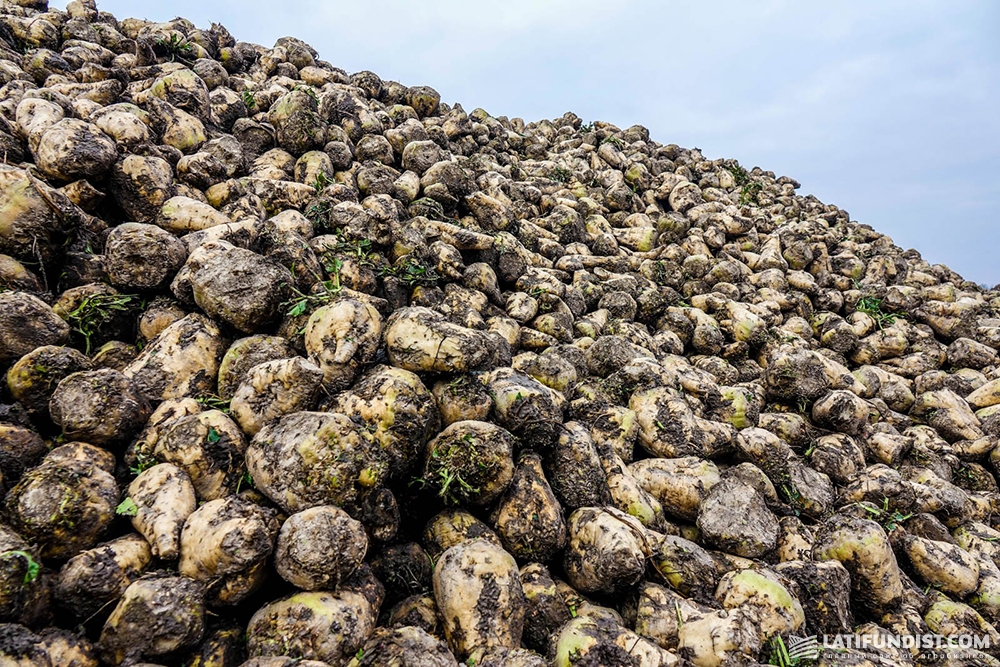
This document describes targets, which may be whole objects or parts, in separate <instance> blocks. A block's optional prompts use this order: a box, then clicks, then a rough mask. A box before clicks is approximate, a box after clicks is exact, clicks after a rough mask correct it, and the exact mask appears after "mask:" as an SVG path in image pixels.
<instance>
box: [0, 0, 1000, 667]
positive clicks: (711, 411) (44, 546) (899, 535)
mask: <svg viewBox="0 0 1000 667" xmlns="http://www.w3.org/2000/svg"><path fill="white" fill-rule="evenodd" d="M0 86H2V88H0V150H2V152H3V161H2V164H0V373H3V377H4V382H2V383H0V384H2V388H0V493H2V503H0V665H4V666H6V665H11V666H24V667H29V666H40V667H96V666H97V665H125V666H133V667H135V666H139V665H144V666H146V667H151V666H154V667H155V665H162V666H174V665H177V666H184V667H240V666H242V667H290V666H291V665H296V666H298V667H324V666H326V667H346V666H349V667H363V666H370V667H375V666H379V667H384V666H387V665H392V666H395V667H458V665H466V666H470V665H475V666H476V667H547V666H552V667H570V666H577V667H585V666H586V667H674V666H689V667H690V666H692V665H694V666H697V667H753V666H754V665H758V664H760V663H766V664H772V665H778V666H779V667H793V666H798V667H805V665H809V664H815V665H829V666H833V665H848V664H849V665H876V664H879V665H886V664H891V665H904V666H906V665H927V666H930V665H935V666H938V665H947V666H950V667H958V666H959V665H980V666H990V665H992V666H1000V661H998V658H1000V633H998V631H997V628H996V626H995V624H996V623H998V622H1000V513H998V512H1000V491H998V487H997V477H996V476H997V475H998V474H1000V450H998V449H997V444H998V437H1000V358H998V350H1000V293H998V291H996V290H986V289H984V288H981V287H979V286H977V285H975V284H973V283H971V282H968V281H966V280H963V279H962V277H961V276H959V275H958V274H956V273H955V272H954V271H952V270H950V269H948V268H947V267H944V266H940V265H930V264H929V263H928V262H926V261H924V260H923V259H922V258H921V257H920V255H919V253H917V252H916V251H913V250H906V251H904V250H902V249H900V248H899V247H897V246H896V245H894V244H893V242H892V240H891V239H890V238H888V237H886V236H883V235H881V234H879V233H877V232H876V231H874V230H873V229H872V228H871V227H868V226H865V225H861V224H858V223H856V222H852V221H851V220H850V216H849V215H848V213H847V212H846V211H843V210H841V209H839V208H837V207H836V206H832V205H828V204H823V203H822V202H820V201H818V200H817V199H816V198H815V197H812V196H803V195H801V194H798V193H797V190H798V189H799V184H798V183H797V182H795V181H794V180H793V179H791V178H788V177H784V176H783V177H780V178H777V177H775V175H774V174H773V173H771V172H767V171H763V170H762V169H759V168H754V169H752V170H747V169H745V168H744V167H742V166H740V165H739V164H738V163H737V162H736V161H734V160H726V159H715V160H710V159H707V158H706V157H704V156H703V155H702V154H701V152H700V151H699V150H697V149H684V148H681V147H679V146H676V145H673V144H671V145H662V144H659V143H656V142H655V141H653V140H651V139H650V137H649V133H648V131H647V130H646V129H645V128H643V127H641V126H633V127H630V128H626V129H620V128H617V127H614V126H613V125H610V124H608V123H603V122H592V123H586V124H585V123H583V122H582V120H581V119H580V118H579V117H577V116H576V115H574V114H572V113H567V114H565V115H564V116H563V117H561V118H557V119H554V120H544V121H539V122H534V123H525V122H524V121H523V120H521V119H518V118H513V119H511V118H507V117H504V116H491V115H490V114H489V113H488V112H486V111H484V110H483V109H475V110H473V111H469V112H467V111H465V110H464V109H463V108H462V107H461V106H460V105H458V104H454V105H450V104H446V103H444V102H442V101H441V99H440V96H439V94H438V93H437V92H436V91H435V90H434V89H432V88H429V87H426V86H405V85H402V84H400V83H397V82H394V81H385V80H382V79H381V78H379V77H378V76H377V75H376V74H374V73H372V72H358V73H354V74H349V73H347V72H345V71H343V70H341V69H339V68H337V67H335V66H334V65H331V64H330V63H328V62H325V61H323V60H321V59H320V56H319V54H318V53H317V52H316V51H315V50H314V49H313V48H312V47H310V46H309V45H307V44H305V43H304V42H301V41H299V40H297V39H293V38H290V37H285V38H282V39H279V40H278V42H277V43H276V44H275V45H274V46H273V47H263V46H259V45H255V44H249V43H246V42H239V41H237V39H236V38H235V37H234V36H232V35H230V33H229V32H228V31H227V30H226V29H225V28H224V27H222V26H221V25H218V24H213V25H211V26H208V27H201V28H199V27H197V26H195V25H193V24H192V23H191V22H189V21H187V20H185V19H181V18H178V19H174V20H173V21H170V22H167V23H150V22H147V21H143V20H138V19H116V18H115V17H113V16H111V15H110V14H108V13H106V12H100V11H98V9H97V7H96V6H95V5H94V3H93V1H92V0H73V1H72V2H70V3H69V5H68V7H67V9H66V11H61V10H58V9H53V8H49V7H48V6H47V3H46V2H45V0H16V1H13V2H12V1H11V0H0ZM931 634H937V635H942V636H946V637H952V638H955V639H958V638H966V639H968V638H970V637H974V638H975V639H976V642H977V646H978V647H979V648H978V649H967V648H950V649H949V648H945V649H939V650H936V651H935V652H933V653H931V652H926V651H925V652H921V651H919V650H916V649H915V650H909V649H907V648H905V647H900V648H893V647H891V646H889V647H888V648H885V649H884V650H883V654H882V655H881V656H877V657H876V656H873V655H871V654H865V653H864V652H861V651H858V650H854V649H845V650H842V651H840V652H832V651H826V652H823V653H822V654H820V655H819V656H818V657H817V656H806V657H801V656H798V655H797V654H794V652H790V650H789V647H790V646H791V643H792V638H793V637H805V636H809V635H851V637H849V638H848V639H849V640H852V641H847V642H846V643H847V644H848V645H851V644H852V643H853V645H855V646H857V645H859V644H861V643H862V642H864V641H869V642H870V643H877V644H879V645H886V637H899V636H902V635H931ZM984 641H985V642H986V643H985V645H984V643H983V642H984Z"/></svg>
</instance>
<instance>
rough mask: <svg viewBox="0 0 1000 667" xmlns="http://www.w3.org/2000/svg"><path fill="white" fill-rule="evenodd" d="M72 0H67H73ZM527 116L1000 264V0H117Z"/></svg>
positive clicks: (930, 248)
mask: <svg viewBox="0 0 1000 667" xmlns="http://www.w3.org/2000/svg"><path fill="white" fill-rule="evenodd" d="M54 4H59V5H60V6H64V4H65V3H54ZM98 6H99V8H100V9H102V10H106V11H110V12H112V13H113V14H114V15H115V16H117V17H118V18H120V19H121V18H125V17H128V16H136V17H140V18H146V19H150V20H168V19H170V18H173V17H174V16H176V15H180V16H184V17H185V18H188V19H190V20H192V21H194V22H195V23H196V24H198V25H199V26H203V27H207V26H208V24H209V23H210V22H212V21H214V22H217V23H221V24H223V25H225V26H226V27H227V28H228V29H229V30H230V31H231V32H232V33H233V35H234V36H235V37H236V38H237V39H240V40H243V41H250V42H256V43H259V44H264V45H267V46H270V45H272V44H273V43H274V41H275V39H277V38H278V37H281V36H283V35H291V36H294V37H299V38H300V39H304V40H306V41H307V42H309V43H310V44H312V45H313V46H314V47H315V48H316V49H317V50H319V52H320V55H321V57H322V58H323V59H324V60H328V61H330V62H332V63H333V64H334V65H336V66H338V67H342V68H344V69H345V70H347V71H348V72H355V71H359V70H372V71H374V72H376V73H377V74H378V75H379V76H381V77H382V78H384V79H393V80H396V81H400V82H402V83H404V84H407V85H418V84H425V85H430V86H433V87H434V88H436V89H437V90H438V91H439V92H440V93H441V95H442V99H444V100H445V101H447V102H461V104H462V106H463V107H464V108H465V109H466V110H467V111H471V110H472V109H474V108H476V107H483V108H484V109H486V110H487V111H488V112H490V113H491V114H494V115H506V116H509V117H514V116H520V117H522V118H524V119H525V120H529V121H530V120H537V119H540V118H553V117H556V116H560V115H562V114H563V113H564V112H565V111H574V112H576V113H577V114H578V115H580V116H581V117H582V118H583V119H584V120H585V121H590V120H595V119H596V120H605V121H610V122H612V123H615V124H616V125H618V126H620V127H623V128H624V127H627V126H629V125H632V124H634V123H639V124H642V125H645V126H646V127H648V128H649V130H650V135H651V137H652V138H653V139H655V140H656V141H659V142H662V143H665V144H666V143H676V144H680V145H682V146H687V147H691V146H697V147H698V148H701V150H702V152H703V153H704V154H705V155H706V156H708V157H709V158H720V157H725V158H736V159H738V160H739V161H740V162H741V163H742V164H743V165H744V166H747V167H750V166H755V165H756V166H760V167H763V168H764V169H770V170H772V171H774V172H775V173H776V174H778V175H782V174H784V175H788V176H791V177H793V178H795V179H796V180H798V181H799V182H800V183H802V189H801V190H800V192H801V193H803V194H805V193H812V194H815V195H816V196H817V197H819V198H820V199H821V200H823V201H824V202H828V203H834V204H837V205H838V206H840V207H842V208H844V209H846V210H847V211H848V212H849V213H850V214H851V217H852V219H854V220H857V221H859V222H863V223H867V224H870V225H872V226H873V227H874V228H875V229H877V230H879V231H880V232H883V233H886V234H889V235H890V236H891V237H892V238H893V239H894V240H895V241H896V243H897V244H898V245H900V246H902V247H904V248H910V247H914V248H917V249H918V250H920V251H921V253H922V254H923V256H924V257H925V258H926V259H928V260H929V261H930V262H932V263H938V262H940V263H944V264H947V265H949V266H950V267H951V268H953V269H955V270H956V271H958V272H959V273H961V274H962V275H963V276H965V277H966V278H967V279H969V280H974V281H976V282H985V283H989V284H991V285H992V284H995V283H1000V260H998V259H997V258H998V256H1000V217H998V213H997V211H998V208H1000V37H998V35H1000V2H995V1H993V0H982V1H972V0H968V1H963V0H947V1H939V2H928V1H922V0H901V1H883V2H878V3H875V2H871V1H870V0H864V1H844V0H838V1H837V2H823V3H820V2H793V1H791V0H788V1H784V0H769V1H759V2H745V1H743V0H715V1H714V2H711V3H701V2H674V1H672V2H664V1H662V0H661V1H653V0H645V1H640V0H601V1H597V0H503V1H502V2H501V1H495V0H475V1H472V0H423V1H422V2H414V1H412V0H365V1H362V2H359V1H354V2H336V1H329V2H323V1H320V0H309V1H306V0H271V1H269V2H264V1H262V0H215V1H211V0H208V1H206V0H174V1H172V2H164V1H163V0H98Z"/></svg>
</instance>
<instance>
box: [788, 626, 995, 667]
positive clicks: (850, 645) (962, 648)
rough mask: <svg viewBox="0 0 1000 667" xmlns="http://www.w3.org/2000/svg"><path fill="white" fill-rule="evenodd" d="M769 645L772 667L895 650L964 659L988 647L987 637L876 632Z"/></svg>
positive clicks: (800, 665)
mask: <svg viewBox="0 0 1000 667" xmlns="http://www.w3.org/2000/svg"><path fill="white" fill-rule="evenodd" d="M775 639H776V640H777V641H776V642H774V643H773V644H772V650H771V660H770V661H769V662H770V663H771V664H772V665H778V666H779V667H808V665H812V664H813V663H814V662H816V661H818V660H819V659H820V658H821V657H823V655H824V654H826V653H828V652H830V653H843V652H848V651H850V652H855V653H864V654H866V655H868V656H871V657H891V656H892V654H893V653H894V652H896V651H900V650H903V651H907V652H910V653H919V654H921V655H922V656H923V657H924V658H936V657H944V655H945V654H946V653H947V654H948V655H949V656H950V657H951V658H958V659H963V658H964V657H971V653H972V652H973V651H986V650H988V649H989V648H990V647H991V644H990V638H989V636H988V635H955V636H951V637H944V636H942V635H936V634H919V635H896V634H891V633H876V634H871V635H853V634H851V635H848V634H844V635H822V636H816V635H813V636H810V637H789V638H788V641H787V643H786V642H785V641H783V640H782V639H781V638H780V637H776V638H775Z"/></svg>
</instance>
